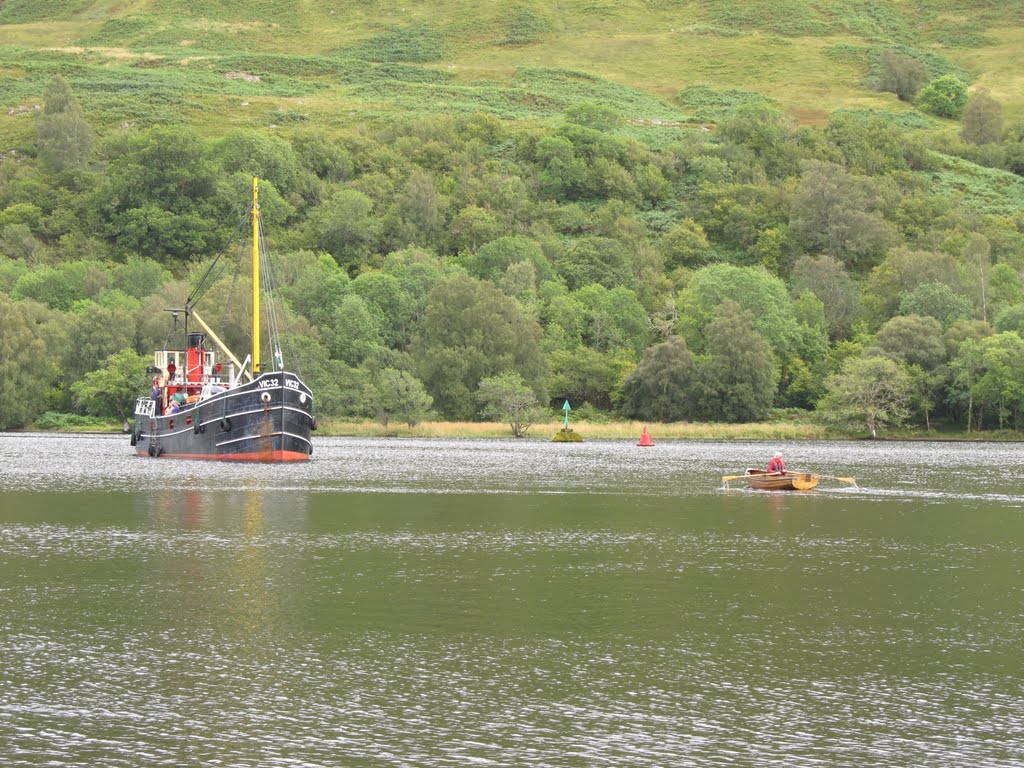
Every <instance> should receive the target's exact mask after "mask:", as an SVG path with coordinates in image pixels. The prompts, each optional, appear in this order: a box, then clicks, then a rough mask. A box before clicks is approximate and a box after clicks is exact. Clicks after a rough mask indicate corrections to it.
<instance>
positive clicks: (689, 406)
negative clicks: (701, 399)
mask: <svg viewBox="0 0 1024 768" xmlns="http://www.w3.org/2000/svg"><path fill="white" fill-rule="evenodd" d="M696 384H697V367H696V365H695V364H694V361H693V356H692V355H691V354H690V350H689V349H688V348H687V347H686V342H685V341H684V340H683V339H682V338H680V337H678V336H675V337H673V338H671V339H669V340H668V341H665V342H662V343H661V344H655V345H654V346H653V347H650V348H648V349H647V350H646V351H645V352H644V358H643V360H642V361H641V362H640V365H638V366H637V367H636V370H635V371H633V373H631V374H630V375H629V378H627V379H626V381H625V383H624V384H623V385H622V415H623V416H625V417H626V418H627V419H641V420H649V421H685V420H688V419H693V418H695V417H696V416H697V407H696V406H697V403H696V397H695V394H696V393H695V388H696Z"/></svg>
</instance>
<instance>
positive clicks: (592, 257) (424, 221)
mask: <svg viewBox="0 0 1024 768" xmlns="http://www.w3.org/2000/svg"><path fill="white" fill-rule="evenodd" d="M1022 42H1024V0H1010V1H1007V0H999V1H998V2H997V1H996V0H975V1H974V2H968V3H963V2H953V1H952V0H918V1H916V2H909V1H907V2H902V1H898V0H892V1H890V2H880V1H876V0H775V1H774V2H769V1H767V0H761V1H751V0H704V1H702V2H696V1H685V0H625V1H624V2H620V1H619V0H562V1H561V2H558V3H555V2H541V1H540V0H520V1H518V2H510V3H509V2H479V1H477V2H466V1H463V0H449V1H447V2H439V1H435V0H428V1H426V2H417V3H412V2H404V3H403V2H383V1H381V2H378V1H375V0H361V1H359V2H351V3H338V2H328V1H327V0H275V2H269V0H252V1H251V2H241V0H219V1H217V0H215V1H211V2H203V3H200V2H189V1H187V0H0V315H2V316H3V317H4V318H5V321H4V322H3V323H0V428H6V427H10V426H22V425H25V424H31V423H33V422H34V420H36V419H38V418H40V417H42V418H43V419H44V421H45V423H51V424H54V423H61V419H62V418H64V417H63V416H61V415H60V414H66V413H75V414H76V415H77V416H79V417H84V416H95V417H111V416H116V417H119V416H121V415H123V414H124V413H125V412H126V411H127V410H130V409H131V407H132V404H133V402H134V398H135V396H136V395H137V394H138V392H140V391H144V390H145V387H146V381H145V378H146V376H145V374H144V371H145V369H146V367H147V365H148V364H149V363H148V362H147V359H148V358H147V356H148V355H150V354H151V352H152V350H153V349H154V348H162V346H163V345H165V344H167V343H168V341H167V340H168V328H167V316H166V313H164V312H163V309H164V308H166V307H168V306H179V305H180V302H181V300H182V297H183V296H185V295H187V293H188V290H189V289H188V286H191V285H194V284H195V283H196V279H197V277H198V276H199V275H202V274H204V273H205V272H206V270H207V269H208V268H209V266H210V264H211V261H212V257H213V256H214V255H216V254H218V253H220V252H222V251H225V250H226V249H227V247H228V246H227V244H228V243H229V242H230V241H231V240H232V235H233V233H234V232H235V231H236V224H237V222H238V220H239V213H240V210H241V209H242V208H243V207H244V205H245V201H246V200H247V198H248V195H249V194H250V187H251V179H252V177H253V176H258V177H260V178H261V179H262V188H261V189H262V191H261V211H262V213H263V218H264V223H265V225H266V229H267V231H268V233H270V234H269V237H270V240H271V242H272V244H273V247H274V252H275V254H276V255H277V258H278V261H277V265H276V266H275V272H276V274H277V275H278V278H279V281H280V282H279V285H278V295H279V297H280V298H281V299H282V305H283V308H282V315H281V319H283V320H286V321H287V324H286V325H287V328H286V329H285V333H284V335H283V339H284V340H285V341H287V346H288V347H289V349H288V351H287V355H288V357H289V359H290V360H296V361H297V360H302V361H304V362H303V366H304V368H303V370H304V373H303V376H304V377H305V378H306V379H307V380H308V383H310V384H311V385H312V387H313V389H314V390H315V391H316V393H317V401H316V402H317V409H318V412H319V413H320V414H321V415H323V416H324V417H328V418H329V417H332V416H333V417H339V418H355V419H362V418H375V419H379V420H380V421H381V423H383V424H385V425H386V424H388V423H394V422H396V421H404V422H406V423H409V424H413V423H415V422H416V421H419V420H421V419H423V418H424V417H426V416H428V415H431V414H435V415H437V416H440V417H443V418H446V419H453V420H472V419H478V418H481V417H482V416H484V415H485V414H487V415H489V416H490V417H493V418H496V419H497V420H499V421H504V422H505V423H518V422H520V421H523V420H524V419H525V420H530V419H532V418H544V417H545V416H546V415H545V414H542V415H541V416H538V415H537V414H536V413H532V414H531V413H529V410H530V407H532V405H531V404H532V402H533V401H534V400H536V401H537V402H539V403H541V404H544V405H550V404H554V405H556V406H560V405H561V403H562V402H564V400H566V399H569V400H571V401H572V403H573V405H574V408H576V412H577V413H578V414H580V415H587V416H591V417H593V418H601V419H608V418H612V417H617V416H618V417H627V418H635V419H641V418H642V419H644V420H645V421H646V420H661V421H684V420H685V421H701V422H703V421H719V422H732V423H739V422H745V421H756V420H764V419H768V418H773V417H774V418H784V419H788V420H790V421H796V422H801V421H806V420H808V419H817V420H820V421H822V422H828V423H830V424H833V425H834V426H836V427H837V428H840V429H850V430H853V431H854V432H868V433H871V434H875V433H876V432H877V429H878V428H879V426H886V425H898V424H902V423H908V422H909V423H910V424H912V425H915V426H916V427H920V428H922V429H930V428H931V426H932V422H933V420H934V419H936V418H938V419H939V420H940V421H941V422H942V423H944V424H947V425H955V428H959V429H963V428H966V429H967V430H974V429H979V428H981V429H995V428H1000V429H1003V428H1012V429H1021V428H1024V385H1022V384H1021V382H1024V82H1022V78H1024V75H1022V74H1021V73H1022V71H1024V68H1022V67H1021V66H1020V65H1021V58H1022V57H1021V54H1020V51H1021V50H1024V46H1022V45H1021V43H1022ZM227 261H233V260H231V259H227V260H225V261H222V262H219V263H218V264H219V266H218V268H217V269H216V270H214V271H212V272H211V273H209V279H208V280H207V281H206V283H204V288H203V290H204V291H205V293H206V295H205V299H206V300H207V301H209V302H210V303H211V304H212V306H213V310H212V312H211V313H210V315H211V316H218V315H219V317H217V318H216V321H215V322H216V325H217V333H218V335H219V336H221V337H223V338H224V339H225V340H226V341H227V342H228V344H229V346H231V347H232V348H234V349H236V350H239V349H244V348H245V347H246V346H247V345H248V343H249V340H250V337H251V335H252V334H251V330H250V329H249V328H248V325H247V319H246V318H247V315H248V314H249V313H248V308H247V307H246V306H245V302H244V301H240V300H239V299H238V296H239V293H238V292H237V291H236V290H235V289H236V283H237V282H238V278H239V277H240V275H239V274H238V270H237V269H236V268H235V267H234V266H233V265H231V266H229V265H228V264H227V263H226V262H227ZM243 263H244V262H243ZM241 278H242V279H244V275H241ZM274 317H275V318H276V317H277V315H275V316H274ZM267 330H268V333H267V334H265V335H263V338H264V341H265V342H266V339H267V338H269V330H270V329H267ZM285 341H282V345H284V344H285ZM275 351H276V350H275ZM264 353H265V354H264V355H263V357H264V359H271V358H272V355H271V354H270V353H269V350H264ZM241 357H244V354H243V355H241ZM290 364H291V363H290ZM506 396H507V400H508V401H509V402H518V403H526V405H525V406H524V408H526V409H527V411H528V412H527V413H526V415H525V416H524V414H522V413H520V414H517V415H509V414H508V413H505V412H504V411H503V408H504V406H503V405H502V404H501V403H500V402H499V401H502V402H504V401H505V400H506ZM45 411H52V412H55V413H57V414H58V415H57V416H52V415H51V416H43V414H44V412H45ZM780 414H781V416H780Z"/></svg>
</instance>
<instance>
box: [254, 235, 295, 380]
mask: <svg viewBox="0 0 1024 768" xmlns="http://www.w3.org/2000/svg"><path fill="white" fill-rule="evenodd" d="M260 262H261V263H262V264H263V265H264V268H263V269H262V270H261V273H262V275H263V284H264V288H265V290H266V293H267V310H268V320H269V325H270V339H271V354H272V356H273V358H274V362H275V363H277V364H279V365H280V367H281V368H282V369H283V367H284V360H283V356H281V355H280V353H281V342H282V338H283V339H284V340H285V344H286V345H287V346H288V354H289V356H290V358H291V359H292V360H294V361H295V373H297V374H298V375H299V378H302V366H301V360H300V359H299V355H298V354H297V353H296V349H295V345H294V341H293V340H292V337H291V333H290V329H289V328H288V312H287V310H282V312H281V315H282V317H283V318H284V330H285V333H284V335H283V336H282V334H281V323H280V321H279V319H278V312H277V303H278V302H277V285H276V281H275V279H274V271H273V267H272V266H271V263H270V249H269V246H268V245H267V240H266V237H265V236H264V234H263V221H262V219H261V220H260ZM279 359H280V363H278V360H279Z"/></svg>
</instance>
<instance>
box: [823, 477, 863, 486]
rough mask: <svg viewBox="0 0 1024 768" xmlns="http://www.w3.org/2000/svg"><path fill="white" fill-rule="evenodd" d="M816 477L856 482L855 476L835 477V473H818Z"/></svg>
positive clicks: (842, 481)
mask: <svg viewBox="0 0 1024 768" xmlns="http://www.w3.org/2000/svg"><path fill="white" fill-rule="evenodd" d="M818 477H824V478H827V479H828V480H838V481H839V482H840V483H853V484H854V485H856V484H857V478H855V477H836V476H835V475H818Z"/></svg>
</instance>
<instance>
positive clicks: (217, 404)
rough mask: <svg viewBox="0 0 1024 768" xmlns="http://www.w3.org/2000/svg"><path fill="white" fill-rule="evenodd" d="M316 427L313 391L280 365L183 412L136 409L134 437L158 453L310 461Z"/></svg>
mask: <svg viewBox="0 0 1024 768" xmlns="http://www.w3.org/2000/svg"><path fill="white" fill-rule="evenodd" d="M315 428H316V421H315V419H314V417H313V394H312V392H310V390H309V388H308V387H307V386H306V385H305V384H303V383H302V381H301V380H300V379H299V377H298V376H296V375H295V374H293V373H288V372H284V371H275V372H272V373H264V374H261V375H259V376H258V377H257V378H256V379H255V380H254V381H252V382H249V383H248V384H245V385H242V386H239V387H235V388H234V389H231V390H227V391H225V392H221V393H219V394H216V395H212V396H211V397H208V398H205V399H203V400H201V401H200V402H198V403H196V404H194V405H191V406H186V407H184V408H183V409H182V410H181V411H179V412H178V413H174V414H167V415H164V416H149V415H146V414H140V413H136V415H135V428H134V431H133V433H132V443H133V445H134V446H135V452H136V453H138V454H139V455H140V456H151V457H153V458H158V457H159V458H176V459H203V460H214V461H261V462H294V461H307V460H308V459H309V457H310V454H312V452H313V444H312V441H311V432H312V431H313V429H315Z"/></svg>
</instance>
